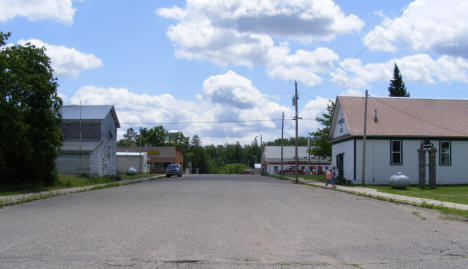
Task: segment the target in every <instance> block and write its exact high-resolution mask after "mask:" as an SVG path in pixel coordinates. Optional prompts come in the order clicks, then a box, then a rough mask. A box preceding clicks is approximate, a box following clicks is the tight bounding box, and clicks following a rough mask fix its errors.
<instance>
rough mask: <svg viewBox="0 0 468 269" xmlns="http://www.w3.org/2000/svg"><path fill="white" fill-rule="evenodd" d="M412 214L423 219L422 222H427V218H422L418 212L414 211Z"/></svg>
mask: <svg viewBox="0 0 468 269" xmlns="http://www.w3.org/2000/svg"><path fill="white" fill-rule="evenodd" d="M411 214H413V215H414V216H416V217H419V218H421V219H422V220H426V218H425V217H423V216H421V214H419V213H418V212H416V211H412V212H411Z"/></svg>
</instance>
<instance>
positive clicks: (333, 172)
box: [332, 166, 338, 188]
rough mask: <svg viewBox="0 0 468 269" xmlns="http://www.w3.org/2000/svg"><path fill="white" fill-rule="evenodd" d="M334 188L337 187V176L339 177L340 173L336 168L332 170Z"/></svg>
mask: <svg viewBox="0 0 468 269" xmlns="http://www.w3.org/2000/svg"><path fill="white" fill-rule="evenodd" d="M332 175H333V177H332V187H333V188H335V187H336V176H337V175H338V172H337V171H336V168H335V167H334V166H333V170H332Z"/></svg>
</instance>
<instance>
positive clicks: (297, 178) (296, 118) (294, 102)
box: [293, 81, 299, 184]
mask: <svg viewBox="0 0 468 269" xmlns="http://www.w3.org/2000/svg"><path fill="white" fill-rule="evenodd" d="M294 88H295V95H294V99H293V104H294V106H295V107H296V117H295V118H294V119H295V120H296V149H295V151H296V155H295V156H296V158H295V159H296V181H295V183H296V184H297V183H299V175H298V170H299V158H298V156H297V155H298V154H297V146H298V139H297V133H298V123H299V116H298V115H297V107H298V104H297V103H298V102H297V100H298V99H299V97H298V96H297V82H296V81H294Z"/></svg>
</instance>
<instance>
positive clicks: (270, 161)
mask: <svg viewBox="0 0 468 269" xmlns="http://www.w3.org/2000/svg"><path fill="white" fill-rule="evenodd" d="M307 149H308V147H305V146H301V147H298V154H297V155H298V163H299V170H303V171H304V172H306V173H309V174H314V175H315V174H323V173H324V172H325V171H326V170H327V169H330V168H331V167H330V163H331V161H330V159H328V158H326V159H324V158H317V157H315V156H309V153H308V152H307ZM295 156H296V151H295V147H294V146H284V147H283V170H285V169H288V168H290V167H295V165H296V158H295ZM263 167H264V169H265V171H266V172H267V173H268V174H279V172H280V170H281V146H266V147H265V149H264V150H263Z"/></svg>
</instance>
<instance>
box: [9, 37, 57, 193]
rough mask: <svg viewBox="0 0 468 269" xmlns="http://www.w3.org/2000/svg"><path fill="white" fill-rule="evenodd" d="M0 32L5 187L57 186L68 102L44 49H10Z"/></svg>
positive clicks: (17, 46)
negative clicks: (64, 108) (62, 125)
mask: <svg viewBox="0 0 468 269" xmlns="http://www.w3.org/2000/svg"><path fill="white" fill-rule="evenodd" d="M9 35H10V34H9V33H8V34H3V33H1V32H0V119H1V120H0V177H1V178H0V184H1V185H3V186H7V187H11V186H15V185H26V184H34V185H51V184H53V183H54V182H55V180H56V177H57V176H56V170H55V159H56V157H57V156H58V149H59V147H60V145H61V139H62V134H61V132H60V129H59V128H58V124H59V122H60V119H61V116H60V106H61V105H62V100H61V99H60V98H59V97H58V96H57V86H58V84H57V79H56V78H54V76H53V70H52V67H51V65H50V59H49V57H47V55H46V54H45V49H44V48H36V47H35V46H33V45H31V44H29V43H27V44H26V45H24V46H23V45H12V46H6V45H5V43H6V41H7V39H8V37H9Z"/></svg>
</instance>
